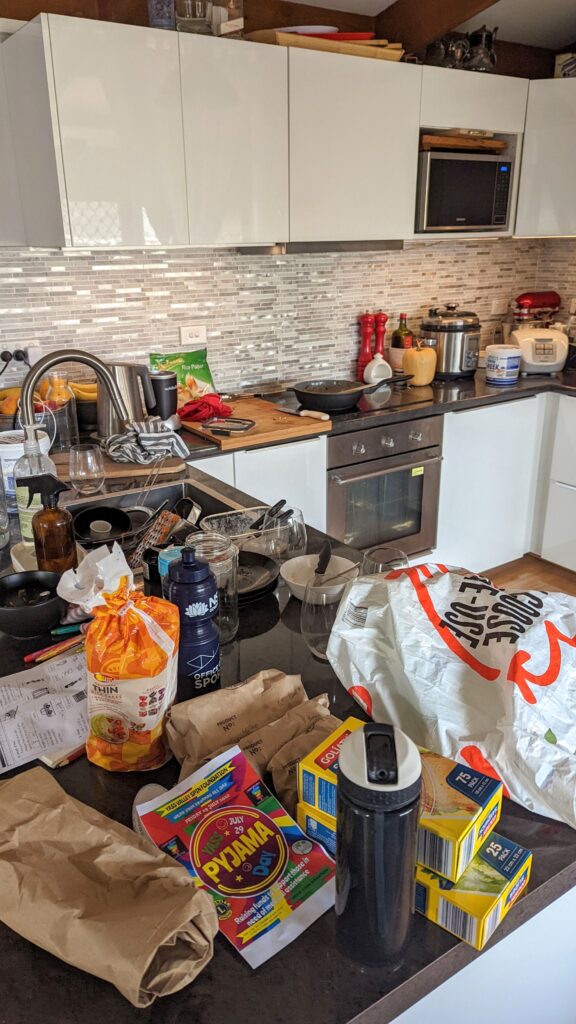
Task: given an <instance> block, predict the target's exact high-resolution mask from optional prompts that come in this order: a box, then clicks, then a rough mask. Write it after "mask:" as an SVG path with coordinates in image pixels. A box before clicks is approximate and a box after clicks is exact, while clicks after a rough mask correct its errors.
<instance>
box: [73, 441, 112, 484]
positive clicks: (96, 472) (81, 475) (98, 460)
mask: <svg viewBox="0 0 576 1024" xmlns="http://www.w3.org/2000/svg"><path fill="white" fill-rule="evenodd" d="M68 472H69V476H70V483H72V484H74V487H75V488H76V490H77V491H79V493H80V494H86V495H88V494H98V491H101V490H102V488H103V486H104V480H105V478H106V474H105V472H104V459H103V457H102V452H101V451H100V448H99V447H98V446H97V445H94V444H75V445H73V446H72V448H71V449H70V458H69V460H68Z"/></svg>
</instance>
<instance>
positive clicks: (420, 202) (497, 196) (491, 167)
mask: <svg viewBox="0 0 576 1024" xmlns="http://www.w3.org/2000/svg"><path fill="white" fill-rule="evenodd" d="M512 166H513V164H512V161H511V160H503V159H502V157H501V156H493V155H492V154H486V153H443V152H439V151H432V152H427V153H420V164H419V174H418V199H417V207H416V231H506V230H507V229H508V226H509V223H510V200H511V197H512Z"/></svg>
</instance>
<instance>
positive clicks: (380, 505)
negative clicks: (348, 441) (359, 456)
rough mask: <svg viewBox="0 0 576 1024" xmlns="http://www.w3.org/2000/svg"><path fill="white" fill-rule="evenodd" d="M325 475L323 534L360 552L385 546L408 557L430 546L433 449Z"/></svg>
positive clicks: (436, 464)
mask: <svg viewBox="0 0 576 1024" xmlns="http://www.w3.org/2000/svg"><path fill="white" fill-rule="evenodd" d="M423 454H424V453H422V452H420V453H418V452H412V453H409V454H404V455H397V456H393V457H391V458H387V459H377V460H375V461H372V462H364V463H363V464H362V465H360V466H347V467H345V468H344V469H332V470H330V471H329V473H328V502H327V508H328V531H327V532H328V533H329V534H330V535H331V536H332V537H336V538H337V539H338V540H340V541H343V542H344V543H345V544H349V545H350V546H351V547H353V548H358V549H359V550H363V549H365V548H369V547H373V546H374V545H376V544H391V545H392V546H393V547H399V548H401V549H402V550H403V551H405V552H406V554H409V555H414V554H418V553H419V552H420V551H426V550H427V549H430V548H433V547H434V545H435V544H436V524H437V518H438V498H439V493H440V463H441V461H442V459H441V457H440V454H439V451H438V449H432V450H431V449H428V451H427V452H426V453H425V455H424V458H423V457H422V456H423Z"/></svg>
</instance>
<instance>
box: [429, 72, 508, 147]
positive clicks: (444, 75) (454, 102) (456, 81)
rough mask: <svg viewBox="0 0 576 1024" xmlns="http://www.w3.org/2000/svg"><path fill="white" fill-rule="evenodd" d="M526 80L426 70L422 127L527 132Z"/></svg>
mask: <svg viewBox="0 0 576 1024" xmlns="http://www.w3.org/2000/svg"><path fill="white" fill-rule="evenodd" d="M527 96H528V79H527V78H507V77H505V76H503V75H481V74H474V73H473V72H470V71H468V72H464V71H455V70H454V69H453V68H433V67H424V68H423V70H422V102H421V105H420V124H421V125H423V126H424V127H426V128H479V129H484V130H486V131H493V132H509V133H511V134H516V133H519V132H523V131H524V120H525V117H526V101H527Z"/></svg>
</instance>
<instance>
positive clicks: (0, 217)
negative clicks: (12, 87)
mask: <svg viewBox="0 0 576 1024" xmlns="http://www.w3.org/2000/svg"><path fill="white" fill-rule="evenodd" d="M25 244H26V235H25V232H24V221H23V219H22V209H21V206H20V191H19V188H18V176H17V173H16V163H15V160H14V146H13V143H12V132H11V129H10V118H9V114H8V96H7V92H6V82H5V79H4V65H3V58H2V49H1V48H0V245H25Z"/></svg>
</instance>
